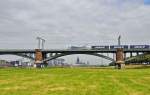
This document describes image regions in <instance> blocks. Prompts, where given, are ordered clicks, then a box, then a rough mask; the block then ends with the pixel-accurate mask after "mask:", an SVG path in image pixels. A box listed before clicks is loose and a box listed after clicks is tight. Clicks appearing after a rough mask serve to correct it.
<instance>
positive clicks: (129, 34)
mask: <svg viewBox="0 0 150 95" xmlns="http://www.w3.org/2000/svg"><path fill="white" fill-rule="evenodd" d="M149 4H150V0H145V1H144V0H0V48H37V40H36V37H37V36H41V37H43V38H45V39H46V46H45V48H66V47H68V46H70V45H85V44H89V45H103V44H105V45H109V44H117V37H118V35H122V44H150V6H149Z"/></svg>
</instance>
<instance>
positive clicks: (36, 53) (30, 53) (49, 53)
mask: <svg viewBox="0 0 150 95" xmlns="http://www.w3.org/2000/svg"><path fill="white" fill-rule="evenodd" d="M102 53H110V54H115V56H116V57H115V58H111V57H109V56H106V55H103V54H102ZM127 53H130V54H131V56H130V57H132V53H137V54H138V53H143V54H144V53H150V48H145V49H144V48H136V49H129V48H128V49H123V48H117V49H96V50H93V49H77V50H71V49H43V50H41V49H0V55H7V54H9V55H17V56H21V57H24V58H29V59H31V60H35V64H38V65H39V64H41V63H46V62H47V61H50V60H53V59H56V58H59V57H62V56H67V55H73V54H86V55H93V56H97V57H101V58H104V59H107V60H110V61H112V62H115V63H118V62H119V64H122V63H123V62H125V60H126V58H127V57H126V54H127Z"/></svg>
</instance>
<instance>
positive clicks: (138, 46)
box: [69, 45, 150, 50]
mask: <svg viewBox="0 0 150 95" xmlns="http://www.w3.org/2000/svg"><path fill="white" fill-rule="evenodd" d="M117 48H123V49H150V45H109V46H105V45H100V46H90V47H85V46H81V47H78V46H71V47H70V48H69V49H71V50H103V49H108V50H109V49H117Z"/></svg>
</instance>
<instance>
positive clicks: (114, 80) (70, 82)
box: [0, 68, 150, 95]
mask: <svg viewBox="0 0 150 95" xmlns="http://www.w3.org/2000/svg"><path fill="white" fill-rule="evenodd" d="M0 95H150V68H147V69H124V70H116V69H108V68H107V69H99V68H47V69H33V68H31V69H23V68H22V69H19V68H1V69H0Z"/></svg>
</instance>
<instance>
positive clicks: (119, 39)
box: [118, 35, 121, 46]
mask: <svg viewBox="0 0 150 95" xmlns="http://www.w3.org/2000/svg"><path fill="white" fill-rule="evenodd" d="M118 45H119V46H120V45H121V35H119V37H118Z"/></svg>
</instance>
